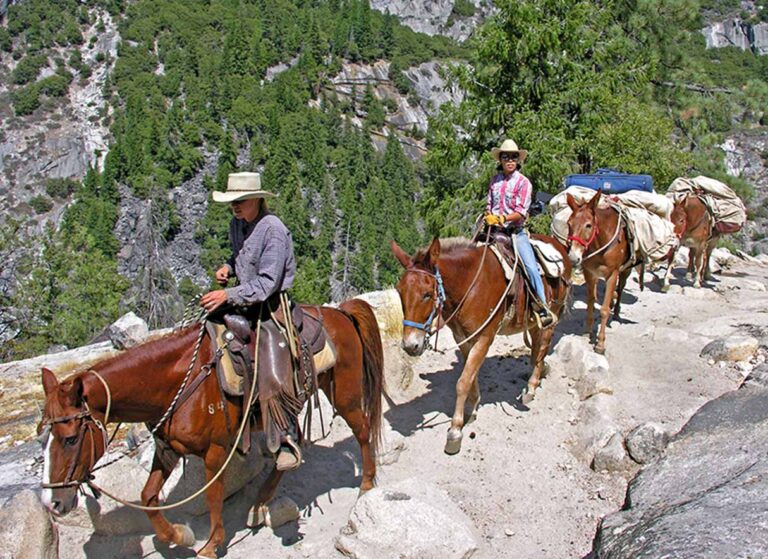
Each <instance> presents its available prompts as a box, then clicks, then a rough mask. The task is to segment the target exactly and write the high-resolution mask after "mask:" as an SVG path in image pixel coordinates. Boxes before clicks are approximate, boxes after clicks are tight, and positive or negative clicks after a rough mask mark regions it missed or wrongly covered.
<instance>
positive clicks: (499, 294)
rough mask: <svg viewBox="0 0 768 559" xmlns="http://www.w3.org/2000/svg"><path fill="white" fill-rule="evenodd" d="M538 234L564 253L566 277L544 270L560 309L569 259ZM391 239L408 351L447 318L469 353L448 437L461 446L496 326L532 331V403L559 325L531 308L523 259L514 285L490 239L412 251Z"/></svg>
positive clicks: (417, 349) (451, 450)
mask: <svg viewBox="0 0 768 559" xmlns="http://www.w3.org/2000/svg"><path fill="white" fill-rule="evenodd" d="M533 237H534V238H537V239H540V240H545V241H546V242H548V243H550V244H551V245H552V246H554V247H556V248H557V250H558V251H559V252H560V253H561V255H562V256H563V261H564V264H565V273H564V277H562V278H557V279H552V278H544V279H545V281H544V288H545V289H546V292H547V300H548V301H551V305H550V308H551V309H552V312H554V313H555V314H556V315H558V316H559V315H560V313H561V312H562V310H563V308H564V306H565V300H566V296H567V294H568V288H569V283H568V280H569V278H570V265H569V264H568V259H567V258H565V256H566V254H565V251H564V250H563V248H562V246H560V245H559V244H558V243H557V241H555V240H554V239H552V238H550V237H543V236H541V235H533ZM391 247H392V252H393V253H394V255H395V257H396V258H397V260H398V261H399V262H400V264H401V265H402V266H403V268H405V272H404V273H403V275H402V276H401V277H400V280H399V281H398V283H397V292H398V293H399V294H400V300H401V303H402V307H403V316H404V318H405V320H404V322H403V325H404V327H403V340H402V345H403V348H404V349H405V351H406V352H408V354H410V355H414V356H417V355H421V354H422V353H423V352H424V350H425V348H426V347H427V344H428V342H429V337H430V336H431V335H432V334H433V333H434V332H435V331H436V330H437V329H439V328H440V327H441V326H442V325H443V324H447V325H448V327H449V328H450V329H451V331H452V332H453V337H454V339H455V340H456V342H457V343H458V347H459V349H460V350H461V353H462V355H463V356H464V361H465V363H464V369H463V370H462V372H461V376H460V377H459V380H458V382H457V384H456V407H455V409H454V412H453V418H452V419H451V427H450V429H449V430H448V436H447V440H446V443H445V452H446V453H448V454H456V453H457V452H459V451H460V450H461V439H462V432H461V430H462V428H463V426H464V405H465V403H467V400H468V401H469V405H470V408H471V409H472V412H471V414H470V420H471V419H472V418H474V416H475V415H476V413H477V408H478V405H479V403H480V387H479V384H478V381H477V374H478V371H479V370H480V365H481V364H482V363H483V360H484V359H485V356H486V354H487V353H488V349H489V348H490V347H491V343H493V339H494V338H495V337H496V334H497V332H501V333H502V334H515V333H519V332H522V331H524V330H527V332H528V333H529V334H530V341H531V344H530V347H531V364H532V365H533V371H532V372H531V376H530V379H529V380H528V386H527V389H526V390H525V391H524V394H523V396H524V402H526V403H528V402H530V401H531V400H532V399H533V396H534V393H535V391H536V388H537V387H538V386H539V383H540V382H541V375H542V372H543V369H544V356H545V355H546V354H547V352H548V351H549V346H550V343H551V341H552V334H553V332H554V329H553V328H544V329H540V328H539V326H538V324H537V322H536V320H535V318H534V317H533V316H532V315H533V314H534V313H529V312H528V308H529V307H528V303H529V294H528V290H527V287H526V282H525V280H524V278H523V276H522V273H521V271H520V266H518V267H517V270H516V273H515V279H514V281H513V282H512V283H511V285H509V286H508V282H507V280H506V278H505V276H504V271H503V269H502V267H501V264H500V263H499V261H498V259H497V258H496V257H495V256H494V255H493V254H491V252H490V251H489V250H488V249H487V248H486V247H484V246H477V245H476V244H475V243H472V242H470V241H468V240H467V239H449V240H447V241H443V242H442V243H441V241H440V240H439V239H438V238H435V239H434V240H433V241H432V243H431V244H430V246H429V248H428V249H422V250H420V251H418V252H417V253H416V254H415V255H414V256H413V257H410V256H408V255H407V254H406V253H405V252H404V251H403V250H402V249H401V248H400V247H399V246H398V245H397V243H395V242H394V241H392V243H391ZM509 314H512V316H511V318H510V317H509V316H508V315H509ZM433 326H434V330H433Z"/></svg>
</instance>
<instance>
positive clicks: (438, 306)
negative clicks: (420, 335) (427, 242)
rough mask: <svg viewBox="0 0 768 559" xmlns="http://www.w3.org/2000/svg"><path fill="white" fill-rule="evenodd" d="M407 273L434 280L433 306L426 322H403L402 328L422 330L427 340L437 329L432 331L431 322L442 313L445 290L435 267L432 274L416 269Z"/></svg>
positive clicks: (438, 271) (441, 278)
mask: <svg viewBox="0 0 768 559" xmlns="http://www.w3.org/2000/svg"><path fill="white" fill-rule="evenodd" d="M408 272H413V273H417V274H425V275H427V276H430V277H433V278H435V295H434V296H433V299H434V306H433V307H432V312H430V313H429V316H428V317H427V320H426V321H425V322H414V321H413V320H403V326H410V327H411V328H417V329H418V330H424V332H425V333H426V338H427V339H429V337H430V336H431V335H432V334H434V333H435V332H436V331H437V329H435V330H432V322H433V321H434V320H435V317H437V316H440V313H442V311H443V303H445V288H444V287H443V277H442V276H441V275H440V270H438V269H437V266H435V273H434V274H433V273H432V272H427V271H426V270H416V269H410V270H406V271H405V273H406V274H407V273H408Z"/></svg>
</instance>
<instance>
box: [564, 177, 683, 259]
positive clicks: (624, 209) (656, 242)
mask: <svg viewBox="0 0 768 559" xmlns="http://www.w3.org/2000/svg"><path fill="white" fill-rule="evenodd" d="M567 194H570V195H571V196H573V198H574V199H575V200H576V202H578V203H579V204H584V203H586V202H588V201H589V200H591V199H592V197H593V196H594V195H595V191H594V190H589V189H587V188H581V187H574V186H572V187H570V188H568V189H567V190H564V191H563V192H561V193H560V194H558V195H557V196H555V197H554V198H552V200H550V202H549V206H550V208H551V211H552V235H553V236H554V237H555V238H556V239H557V240H558V241H560V242H561V243H562V244H564V245H567V244H568V220H569V219H570V217H571V213H573V212H572V211H571V208H570V206H569V205H568V200H567ZM600 207H601V208H605V207H613V208H615V209H616V210H617V211H619V212H620V213H621V215H622V216H623V217H624V219H625V220H626V221H627V227H628V228H629V232H630V237H631V238H632V243H633V249H634V251H635V254H637V255H638V256H639V257H640V259H642V260H644V261H655V260H659V259H661V258H663V257H664V256H665V255H666V254H667V253H668V252H669V250H670V249H671V248H673V247H675V246H677V242H678V241H677V237H676V235H675V231H674V226H673V225H672V222H671V221H669V217H670V215H671V214H672V209H673V207H674V204H673V203H671V200H670V199H669V198H667V197H665V196H662V195H661V194H656V193H653V192H641V191H631V192H627V193H625V194H617V195H611V196H607V195H604V196H603V197H602V198H601V199H600Z"/></svg>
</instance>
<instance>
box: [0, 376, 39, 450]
mask: <svg viewBox="0 0 768 559" xmlns="http://www.w3.org/2000/svg"><path fill="white" fill-rule="evenodd" d="M0 390H2V393H0V440H2V443H0V446H12V445H13V444H14V443H15V442H16V441H28V440H31V439H33V438H34V437H35V436H36V435H37V433H36V426H37V422H38V421H39V420H40V414H41V409H40V408H41V406H42V403H43V387H42V385H41V384H40V378H39V374H37V373H34V374H27V375H24V376H20V377H17V378H10V379H8V378H6V379H3V380H2V382H0ZM6 437H7V438H6Z"/></svg>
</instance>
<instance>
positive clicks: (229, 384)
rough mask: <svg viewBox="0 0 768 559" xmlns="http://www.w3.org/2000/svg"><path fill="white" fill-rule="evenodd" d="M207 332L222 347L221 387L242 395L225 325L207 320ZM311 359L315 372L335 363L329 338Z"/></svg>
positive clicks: (234, 394)
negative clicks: (225, 335) (228, 349)
mask: <svg viewBox="0 0 768 559" xmlns="http://www.w3.org/2000/svg"><path fill="white" fill-rule="evenodd" d="M207 326H208V328H209V332H210V331H211V330H213V332H215V347H216V350H217V351H218V349H219V348H223V349H222V351H221V358H220V359H219V365H220V366H219V367H217V369H216V372H217V374H218V377H219V382H220V383H221V387H222V389H223V390H224V392H226V393H227V394H229V395H230V396H242V395H243V388H244V387H243V377H242V376H241V375H240V374H238V373H237V371H236V370H235V365H234V363H233V361H232V356H231V355H230V353H229V351H227V349H226V347H227V342H226V340H225V337H224V333H225V332H226V331H227V327H226V325H224V324H218V323H216V322H207ZM312 360H313V362H314V364H315V370H316V371H317V374H320V373H324V372H325V371H327V370H328V369H330V368H331V367H333V366H334V365H335V364H336V347H335V346H334V345H333V342H331V340H330V338H327V337H326V340H325V345H324V346H323V348H322V349H321V350H320V351H319V352H317V353H315V354H314V355H313V356H312Z"/></svg>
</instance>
